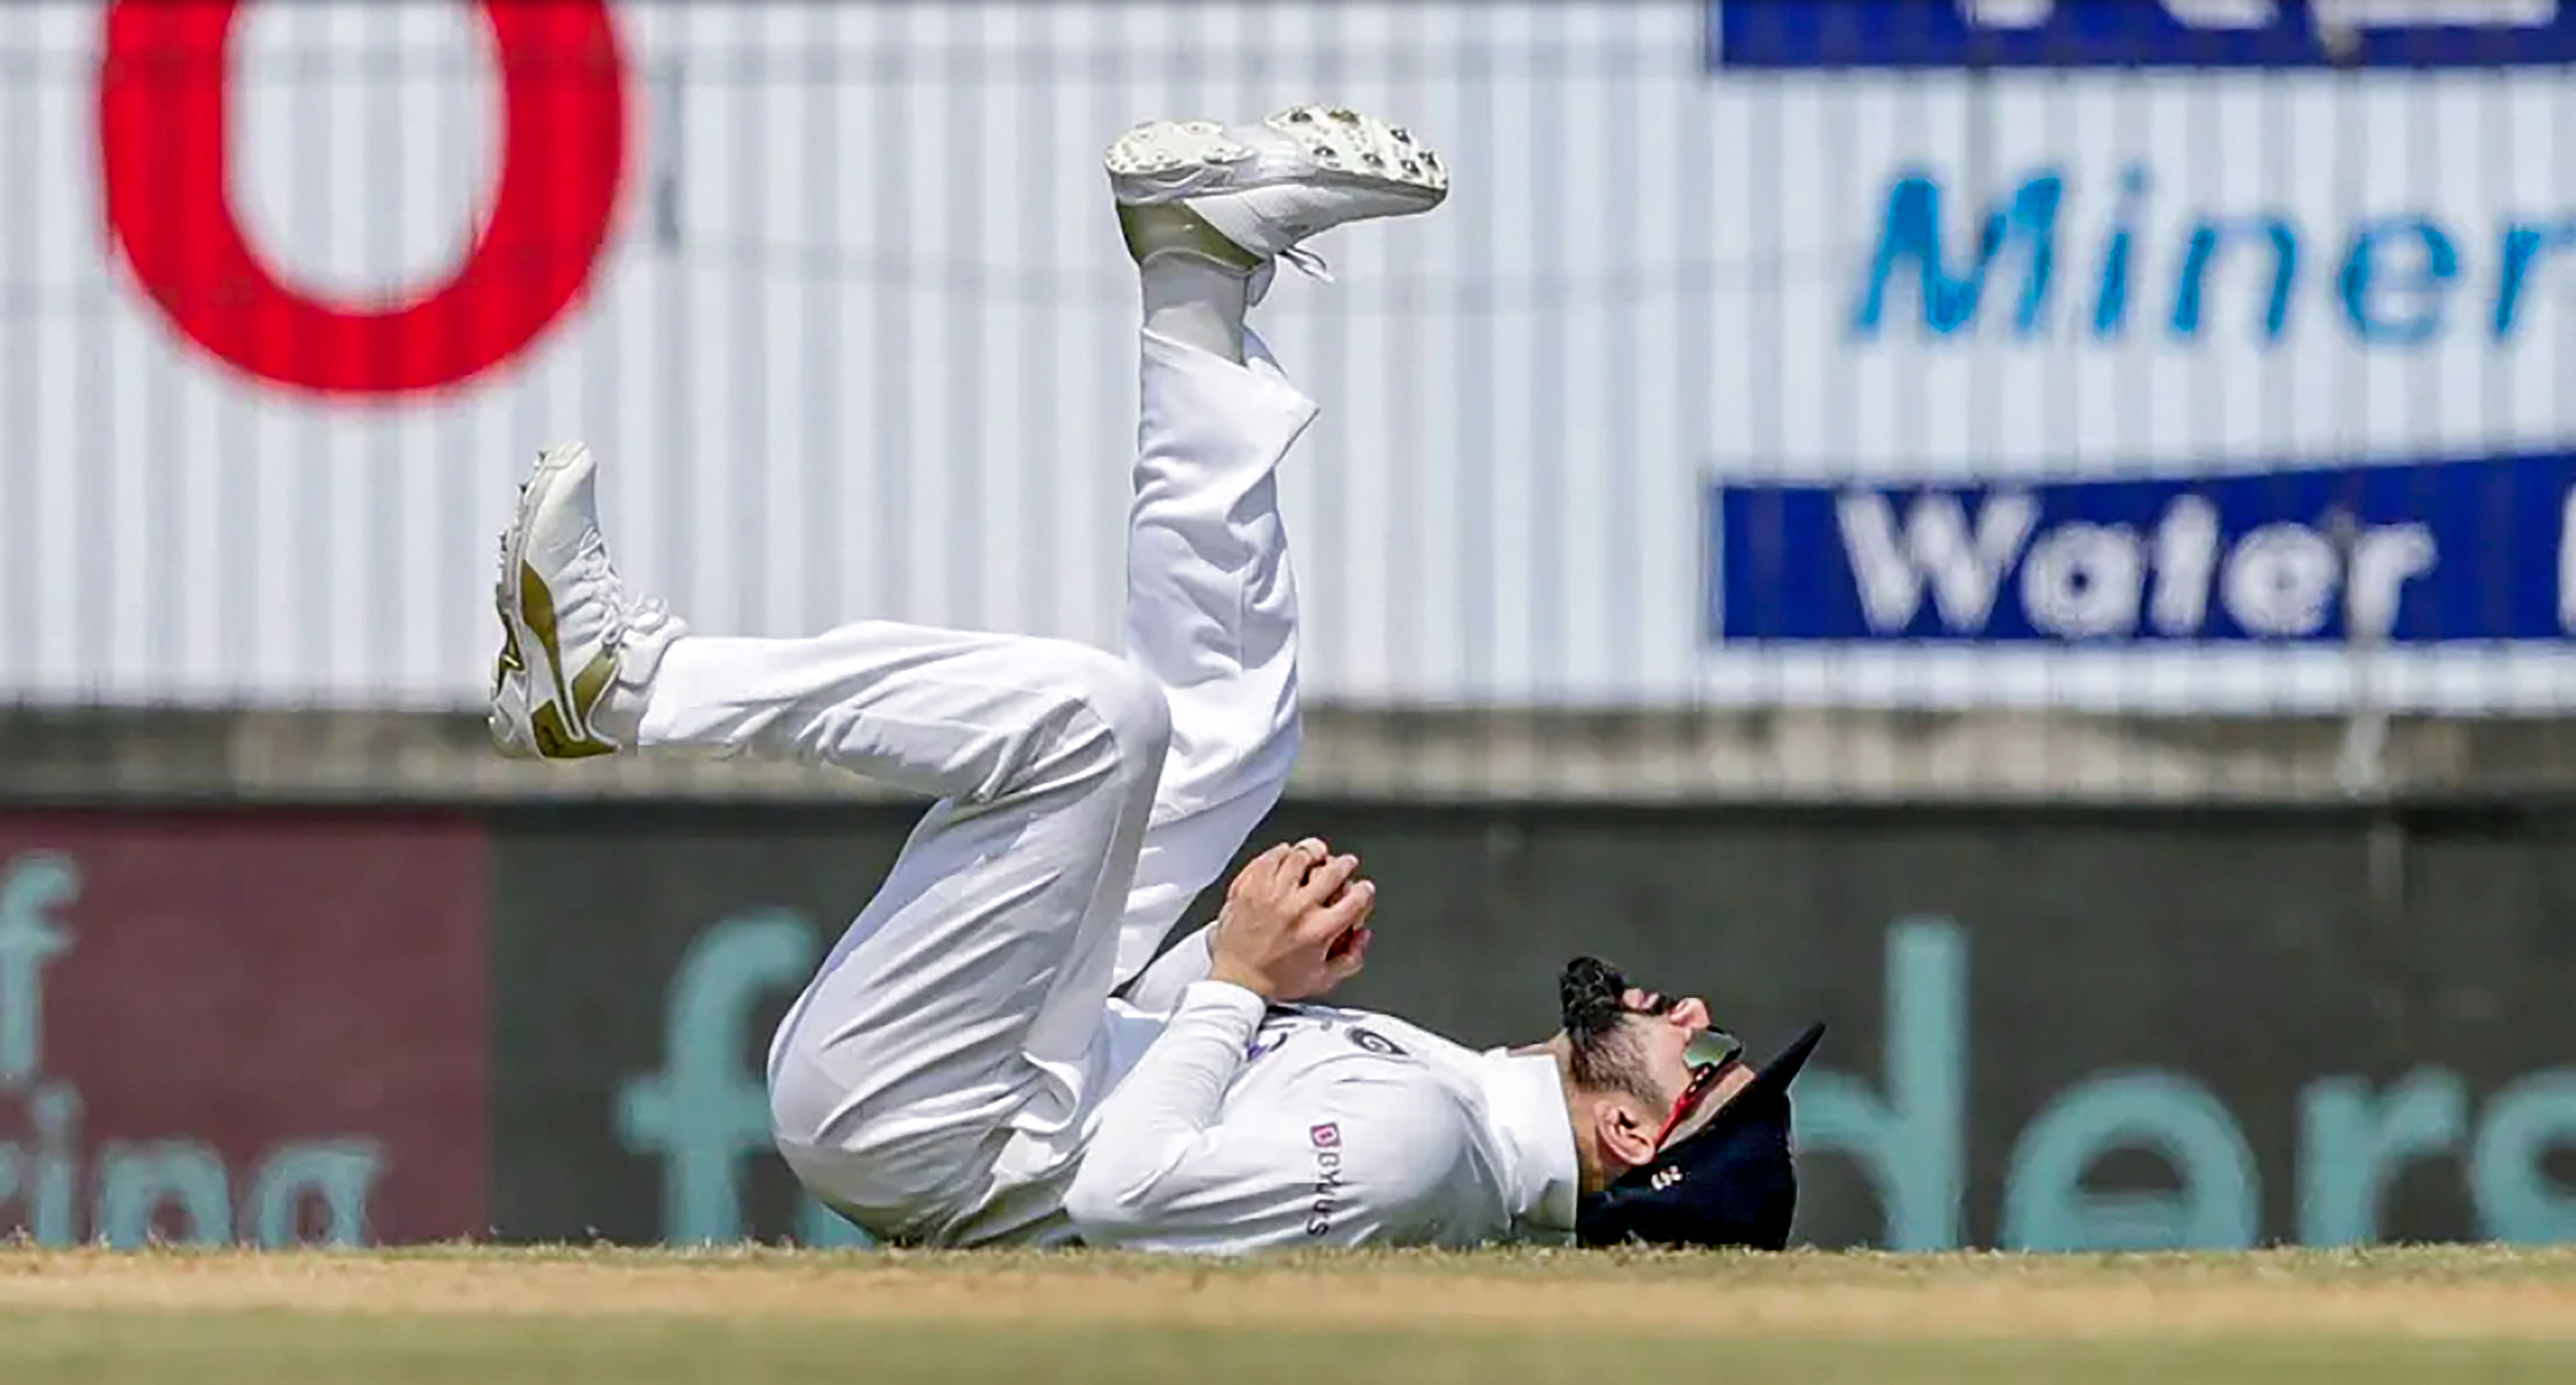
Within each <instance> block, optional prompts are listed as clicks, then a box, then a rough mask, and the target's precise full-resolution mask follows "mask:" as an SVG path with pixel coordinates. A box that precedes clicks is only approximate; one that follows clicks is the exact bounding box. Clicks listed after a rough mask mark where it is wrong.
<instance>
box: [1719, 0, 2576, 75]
mask: <svg viewBox="0 0 2576 1385" xmlns="http://www.w3.org/2000/svg"><path fill="white" fill-rule="evenodd" d="M1707 27H1708V65H1709V67H1710V68H1711V69H1713V70H1714V69H1720V68H1751V69H1763V68H1774V69H1777V68H1790V69H1798V68H1961V67H2227V68H2248V67H2251V68H2298V67H2395V68H2424V67H2530V66H2547V65H2555V64H2563V63H2568V62H2571V61H2576V16H2571V15H2569V14H2568V13H2566V12H2565V10H2564V7H2563V6H2561V5H2560V4H2559V3H2558V0H2399V3H2388V2H2387V0H1711V3H1710V12H1709V18H1708V26H1707Z"/></svg>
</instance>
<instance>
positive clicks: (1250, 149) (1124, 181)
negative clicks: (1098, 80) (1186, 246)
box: [1102, 105, 1449, 209]
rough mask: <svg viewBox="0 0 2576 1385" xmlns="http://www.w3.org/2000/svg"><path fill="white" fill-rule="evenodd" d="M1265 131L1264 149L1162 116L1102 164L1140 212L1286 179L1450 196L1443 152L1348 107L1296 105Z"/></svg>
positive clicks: (1430, 201) (1202, 123)
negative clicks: (1266, 137)
mask: <svg viewBox="0 0 2576 1385" xmlns="http://www.w3.org/2000/svg"><path fill="white" fill-rule="evenodd" d="M1260 129H1261V130H1262V131H1265V132H1267V133H1268V134H1270V135H1275V136H1277V137H1278V138H1276V139H1262V140H1261V141H1260V142H1261V144H1262V145H1263V146H1266V147H1255V145H1254V143H1252V142H1251V141H1249V140H1246V139H1243V138H1238V137H1237V136H1236V135H1235V134H1233V133H1231V132H1229V131H1228V130H1227V128H1226V127H1225V126H1223V125H1220V124H1218V123H1216V122H1214V121H1210V120H1155V121H1148V122H1146V123H1144V124H1142V125H1138V126H1135V127H1134V128H1132V129H1130V130H1128V131H1127V132H1126V133H1124V134H1121V135H1120V136H1119V137H1118V138H1117V139H1115V140H1113V141H1111V142H1110V145H1109V150H1108V153H1107V154H1106V155H1104V156H1103V158H1102V163H1103V164H1104V165H1105V166H1106V167H1107V168H1108V170H1109V178H1110V186H1111V190H1112V191H1113V193H1114V194H1115V195H1116V197H1117V200H1118V201H1119V202H1120V203H1122V204H1124V205H1127V206H1131V207H1150V206H1158V205H1161V204H1164V203H1168V202H1183V201H1188V200H1190V199H1193V198H1199V197H1210V196H1216V195H1219V194H1223V193H1229V192H1243V191H1247V190H1250V189H1254V188H1262V187H1271V186H1276V185H1278V184H1282V183H1307V184H1315V185H1322V186H1328V187H1334V186H1337V187H1348V188H1355V189H1370V190H1374V191H1380V192H1385V193H1389V194H1393V195H1396V196H1398V197H1402V198H1404V199H1405V200H1406V201H1408V202H1419V203H1420V206H1421V208H1422V209H1428V208H1430V207H1432V206H1436V205H1438V204H1439V202H1440V201H1441V199H1442V198H1444V197H1446V196H1447V195H1448V191H1449V170H1448V169H1447V168H1446V167H1445V166H1444V165H1443V164H1442V163H1441V161H1440V155H1439V154H1438V152H1437V151H1435V150H1433V149H1431V148H1430V147H1429V146H1427V145H1425V144H1422V143H1421V142H1420V141H1418V140H1416V139H1414V137H1413V135H1412V132H1410V131H1408V130H1406V129H1404V128H1403V127H1401V126H1398V125H1393V124H1390V123H1388V122H1386V121H1384V120H1381V119H1379V118H1378V117H1376V116H1373V115H1368V114H1366V113H1364V112H1361V111H1355V110H1353V109H1351V108H1350V107H1348V106H1324V105H1303V106H1290V107H1288V108H1287V109H1285V110H1281V111H1277V112H1274V113H1272V114H1271V115H1270V116H1269V117H1267V118H1266V119H1264V120H1263V121H1262V122H1261V126H1260Z"/></svg>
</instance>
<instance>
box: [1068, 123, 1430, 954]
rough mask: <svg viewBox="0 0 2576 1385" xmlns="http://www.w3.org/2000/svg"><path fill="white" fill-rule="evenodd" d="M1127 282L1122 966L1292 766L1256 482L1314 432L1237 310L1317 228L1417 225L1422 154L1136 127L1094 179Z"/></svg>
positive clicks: (1290, 679) (1291, 657)
mask: <svg viewBox="0 0 2576 1385" xmlns="http://www.w3.org/2000/svg"><path fill="white" fill-rule="evenodd" d="M1105 162H1106V164H1107V166H1108V171H1109V177H1110V186H1111V191H1112V193H1113V196H1114V198H1115V200H1116V203H1117V207H1118V218H1119V226H1120V229H1121V231H1122V232H1123V234H1124V236H1125V238H1126V241H1127V246H1128V249H1129V252H1130V254H1131V255H1132V256H1133V257H1134V258H1135V260H1136V262H1137V269H1138V275H1139V278H1140V280H1141V291H1142V300H1143V314H1144V322H1143V331H1142V333H1141V337H1142V353H1143V360H1142V365H1141V368H1140V372H1139V375H1140V386H1141V400H1140V408H1139V412H1138V421H1137V454H1136V463H1135V475H1134V480H1135V498H1134V502H1133V504H1132V506H1131V508H1130V510H1129V516H1128V536H1127V615H1126V652H1127V657H1128V658H1129V659H1130V660H1132V661H1133V662H1134V663H1135V664H1136V666H1137V667H1139V668H1140V669H1142V670H1144V671H1145V672H1146V673H1147V674H1148V675H1149V676H1151V677H1152V678H1153V680H1154V681H1155V682H1156V683H1158V684H1160V685H1161V686H1162V688H1163V691H1164V696H1165V699H1166V701H1167V703H1168V704H1169V706H1170V708H1171V718H1172V748H1171V754H1170V757H1169V758H1168V759H1167V760H1166V762H1165V764H1164V767H1163V774H1162V781H1161V786H1160V789H1159V791H1158V794H1157V796H1156V799H1155V802H1154V813H1153V822H1152V826H1151V827H1150V828H1149V829H1148V831H1147V834H1146V839H1145V847H1144V852H1143V855H1142V857H1141V859H1140V860H1139V862H1138V865H1137V874H1136V882H1135V889H1134V893H1133V894H1132V895H1131V896H1130V898H1129V900H1128V905H1127V912H1126V920H1125V923H1124V924H1123V925H1122V928H1121V938H1120V942H1119V975H1120V977H1121V978H1122V979H1123V978H1125V977H1126V976H1129V975H1132V974H1133V973H1134V972H1135V971H1136V970H1137V969H1139V968H1141V967H1142V966H1143V965H1144V964H1145V963H1146V962H1147V961H1148V960H1150V959H1151V958H1152V956H1153V954H1154V951H1155V949H1156V948H1157V947H1158V946H1159V945H1160V944H1161V941H1162V939H1163V936H1164V935H1165V933H1166V932H1167V931H1168V930H1169V929H1170V927H1171V926H1172V924H1173V923H1174V922H1175V921H1176V920H1177V919H1178V918H1179V916H1180V914H1181V911H1182V910H1183V909H1184V908H1186V907H1187V906H1188V904H1189V902H1190V900H1191V899H1192V898H1193V897H1195V896H1196V895H1197V893H1198V892H1199V891H1200V890H1201V889H1203V888H1205V887H1206V886H1207V885H1208V884H1209V883H1211V882H1212V881H1213V880H1215V878H1216V877H1217V875H1218V873H1219V872H1220V871H1222V870H1223V869H1224V868H1225V865H1226V863H1227V862H1228V860H1230V859H1231V858H1232V856H1233V854H1234V852H1235V851H1236V849H1237V848H1238V847H1240V846H1241V845H1242V843H1243V840H1244V837H1245V835H1246V834H1247V833H1249V832H1250V831H1251V830H1252V828H1253V827H1254V826H1255V825H1256V824H1258V823H1259V822H1260V820H1261V818H1262V816H1263V815H1264V814H1266V813H1267V812H1269V810H1270V809H1271V807H1272V806H1273V805H1274V804H1275V803H1276V802H1277V801H1278V798H1279V794H1280V791H1281V789H1282V788H1283V786H1284V785H1285V784H1286V782H1287V779H1288V773H1289V769H1290V767H1291V766H1292V765H1293V764H1294V762H1295V760H1296V754H1297V729H1298V721H1297V584H1296V576H1295V572H1294V570H1293V568H1292V567H1291V565H1290V562H1289V556H1288V539H1287V532H1286V529H1285V527H1284V526H1283V524H1282V523H1281V520H1280V515H1279V497H1278V486H1277V482H1276V480H1275V475H1274V474H1275V472H1276V469H1277V467H1278V465H1279V462H1280V460H1281V459H1282V458H1283V457H1284V456H1285V455H1286V454H1287V452H1288V449H1289V448H1290V447H1291V446H1292V445H1293V444H1294V443H1295V442H1296V440H1297V438H1298V437H1299V435H1300V434H1302V433H1303V432H1304V431H1305V429H1306V427H1307V425H1308V424H1309V423H1311V422H1312V421H1313V420H1314V417H1315V413H1316V406H1315V404H1314V403H1313V402H1312V401H1310V400H1309V399H1307V398H1306V396H1305V395H1303V394H1302V393H1300V392H1299V391H1298V390H1297V389H1296V387H1295V386H1294V385H1292V384H1290V383H1289V381H1288V379H1287V377H1286V375H1285V374H1284V373H1283V372H1282V371H1281V369H1280V367H1279V365H1278V363H1277V362H1276V361H1275V360H1273V359H1272V358H1271V356H1270V354H1269V352H1268V350H1267V348H1266V347H1265V346H1264V345H1263V343H1262V341H1261V339H1260V337H1259V336H1258V335H1257V334H1255V333H1253V332H1251V331H1250V330H1248V329H1247V327H1246V326H1245V322H1244V318H1245V313H1246V310H1247V309H1248V308H1249V307H1250V306H1251V304H1253V303H1255V302H1257V301H1258V300H1259V299H1260V298H1261V296H1262V294H1263V293H1264V292H1265V291H1266V290H1267V288H1268V286H1269V282H1270V278H1271V276H1272V274H1273V272H1274V266H1275V262H1276V261H1277V260H1278V259H1282V258H1285V259H1288V260H1290V261H1291V263H1294V264H1298V265H1300V266H1302V267H1306V268H1309V269H1318V270H1319V269H1320V261H1317V260H1315V258H1314V257H1313V256H1312V255H1311V254H1309V253H1307V252H1306V251H1305V250H1304V249H1303V246H1302V243H1303V242H1304V241H1305V240H1307V239H1308V238H1309V237H1312V236H1315V235H1318V234H1321V233H1322V232H1324V231H1327V230H1330V229H1332V228H1334V227H1336V226H1341V225H1345V224H1348V223H1350V222H1354V221H1361V220H1368V219H1374V218H1380V217H1391V216H1406V215H1412V214H1415V213H1420V212H1425V211H1429V210H1431V209H1432V208H1434V207H1436V206H1438V205H1439V204H1440V202H1441V201H1442V200H1443V199H1444V198H1445V197H1446V196H1447V192H1448V175H1447V173H1446V171H1445V170H1444V169H1443V168H1442V167H1441V162H1440V158H1439V155H1437V154H1436V153H1434V152H1433V151H1432V150H1431V149H1429V148H1428V147H1426V146H1424V145H1423V144H1421V143H1420V142H1419V141H1417V140H1416V139H1415V138H1414V136H1413V135H1412V133H1411V132H1410V131H1407V130H1405V129H1403V128H1401V127H1399V126H1395V125H1391V124H1389V123H1387V122H1386V121H1384V120H1381V119H1378V118H1377V117H1374V116H1371V115H1368V114H1365V113H1362V112H1359V111H1354V110H1351V109H1349V108H1347V107H1336V106H1296V107H1291V108H1289V109H1287V110H1283V111H1280V112H1278V113H1276V114H1274V115H1272V116H1270V117H1269V118H1268V119H1267V120H1264V121H1262V122H1260V123H1258V124H1254V125H1247V126H1233V127H1228V126H1222V125H1218V124H1216V123H1214V122H1211V121H1155V122H1151V123H1148V124H1144V125H1139V126H1137V127H1135V128H1134V129H1131V130H1129V131H1127V132H1126V133H1125V134H1123V135H1121V136H1120V137H1119V138H1118V139H1117V140H1116V142H1114V143H1113V144H1111V146H1110V148H1109V151H1108V155H1107V157H1106V160H1105Z"/></svg>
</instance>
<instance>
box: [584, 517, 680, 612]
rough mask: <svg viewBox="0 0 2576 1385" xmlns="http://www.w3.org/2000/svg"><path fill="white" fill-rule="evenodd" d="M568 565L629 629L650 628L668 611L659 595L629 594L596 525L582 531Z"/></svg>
mask: <svg viewBox="0 0 2576 1385" xmlns="http://www.w3.org/2000/svg"><path fill="white" fill-rule="evenodd" d="M568 567H569V569H570V571H571V573H572V576H573V580H574V581H576V582H578V583H580V584H582V585H584V586H586V587H590V588H592V589H593V590H595V591H596V592H597V593H598V594H599V599H600V600H601V601H603V602H605V603H607V605H608V609H609V610H610V611H612V612H614V613H615V614H616V616H617V623H618V624H620V625H623V626H625V627H627V628H629V629H651V628H652V627H653V626H655V625H658V624H660V623H661V622H662V620H663V619H664V618H665V617H667V616H668V615H669V614H670V608H669V606H668V605H666V604H665V603H664V602H663V600H662V599H661V598H660V597H636V596H632V595H629V594H628V592H627V590H626V581H625V579H624V578H622V577H620V576H618V574H617V565H616V564H615V563H613V562H610V561H609V558H608V540H607V538H606V537H605V536H604V535H602V534H601V533H600V532H599V531H598V530H597V529H589V530H584V531H583V533H582V536H581V542H580V543H579V544H578V545H576V546H575V547H574V549H573V554H572V561H571V563H570V564H568Z"/></svg>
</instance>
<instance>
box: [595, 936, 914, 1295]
mask: <svg viewBox="0 0 2576 1385" xmlns="http://www.w3.org/2000/svg"><path fill="white" fill-rule="evenodd" d="M818 952H819V948H818V946H817V943H816V939H815V933H814V929H813V927H812V926H811V925H810V924H809V923H808V922H807V921H806V920H805V918H804V917H803V916H802V915H800V914H797V913H794V912H791V911H789V910H784V909H768V910H759V911H755V912H752V913H746V914H739V915H736V916H734V917H732V918H728V919H725V920H723V921H722V922H719V923H717V924H715V925H713V926H712V927H710V928H708V929H706V930H705V931H704V932H702V933H700V934H699V935H698V936H697V938H696V939H695V940H694V941H692V942H691V943H690V945H689V950H688V952H687V953H686V954H685V955H683V956H682V958H681V960H680V965H679V967H678V969H677V970H675V971H674V972H673V973H672V976H671V983H670V989H669V992H668V994H667V996H666V997H665V1000H664V1006H663V1016H662V1054H663V1056H662V1066H661V1068H660V1070H659V1071H656V1072H651V1073H645V1074H641V1075H638V1076H635V1077H631V1078H629V1079H627V1080H626V1081H625V1082H624V1083H623V1084H621V1086H620V1089H619V1091H618V1096H617V1126H618V1133H619V1135H620V1137H621V1139H622V1140H623V1141H624V1143H625V1145H626V1147H627V1148H628V1149H629V1150H632V1151H634V1152H636V1153H639V1154H650V1155H654V1156H657V1157H659V1158H660V1159H661V1161H662V1237H663V1239H664V1240H667V1241H672V1242H676V1243H679V1244H684V1245H703V1244H716V1243H722V1242H728V1241H738V1240H741V1239H743V1238H744V1237H745V1235H746V1234H747V1232H748V1222H747V1218H746V1217H745V1215H744V1212H743V1206H742V1165H743V1161H744V1160H745V1159H746V1158H748V1157H750V1156H751V1155H753V1154H755V1153H757V1152H758V1151H761V1150H765V1149H768V1148H769V1147H770V1143H771V1136H770V1122H769V1093H768V1089H767V1087H766V1085H765V1083H764V1081H763V1078H762V1074H761V1073H760V1072H758V1071H756V1070H754V1069H751V1068H749V1067H747V1066H746V1065H745V1064H744V1062H743V1055H744V1053H745V1052H746V1051H747V1050H748V1049H749V1048H750V1041H751V1038H752V1035H751V1032H750V1029H749V1026H750V1023H751V1018H752V1015H753V1014H754V1012H755V1011H756V1010H757V1009H758V1007H759V1006H760V1004H761V1002H762V1001H763V1000H764V999H766V998H768V997H771V996H774V995H776V994H777V993H779V992H781V991H786V992H790V993H792V992H794V991H795V990H797V989H798V988H800V987H801V986H803V985H804V984H805V981H806V978H807V977H808V976H809V975H810V974H811V973H812V971H813V968H814V964H815V961H816V958H817V955H818ZM797 1217H798V1222H797V1227H796V1237H797V1239H798V1241H799V1242H800V1243H802V1244H805V1245H814V1246H864V1245H869V1244H872V1243H871V1242H870V1241H869V1239H868V1238H867V1236H866V1234H865V1233H864V1232H862V1231H860V1230H859V1229H858V1228H857V1227H855V1226H852V1225H851V1224H850V1223H849V1222H847V1221H846V1220H844V1219H842V1218H841V1217H840V1216H839V1215H838V1214H836V1213H834V1212H832V1211H831V1210H830V1209H828V1208H826V1207H824V1206H823V1205H822V1204H820V1203H819V1202H816V1201H815V1200H814V1199H813V1198H811V1197H808V1198H806V1199H805V1200H804V1201H803V1203H802V1205H801V1206H800V1207H799V1208H798V1210H797Z"/></svg>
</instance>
